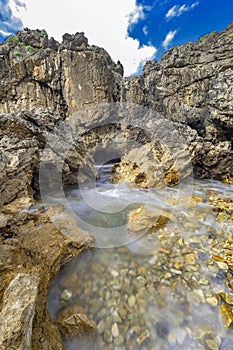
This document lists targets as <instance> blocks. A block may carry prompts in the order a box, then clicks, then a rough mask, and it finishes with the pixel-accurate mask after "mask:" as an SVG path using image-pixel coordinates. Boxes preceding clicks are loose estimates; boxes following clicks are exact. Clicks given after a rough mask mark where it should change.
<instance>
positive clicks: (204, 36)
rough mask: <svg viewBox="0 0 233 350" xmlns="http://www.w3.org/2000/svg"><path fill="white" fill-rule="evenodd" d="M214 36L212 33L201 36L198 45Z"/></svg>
mask: <svg viewBox="0 0 233 350" xmlns="http://www.w3.org/2000/svg"><path fill="white" fill-rule="evenodd" d="M212 34H214V32H211V33H207V34H204V35H202V36H200V38H199V39H198V41H197V42H198V43H201V42H202V41H203V40H204V39H206V38H208V37H209V36H210V35H212Z"/></svg>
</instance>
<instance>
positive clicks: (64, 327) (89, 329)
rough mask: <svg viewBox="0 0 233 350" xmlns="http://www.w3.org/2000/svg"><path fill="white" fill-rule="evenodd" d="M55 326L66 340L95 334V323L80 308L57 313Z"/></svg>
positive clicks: (73, 306) (68, 308)
mask: <svg viewBox="0 0 233 350" xmlns="http://www.w3.org/2000/svg"><path fill="white" fill-rule="evenodd" d="M57 325H58V327H59V329H60V330H61V333H62V335H63V336H64V337H65V338H66V339H72V338H73V337H77V336H79V337H80V336H83V335H85V334H87V335H89V334H90V333H95V332H96V325H95V323H94V322H93V321H92V320H91V319H90V318H89V317H88V316H87V315H86V313H85V311H84V310H83V309H82V308H80V307H78V306H75V305H71V306H68V307H66V308H65V309H63V310H60V311H59V315H58V317H57Z"/></svg>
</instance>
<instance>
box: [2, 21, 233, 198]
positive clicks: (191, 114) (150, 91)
mask: <svg viewBox="0 0 233 350" xmlns="http://www.w3.org/2000/svg"><path fill="white" fill-rule="evenodd" d="M232 68H233V24H230V25H229V26H228V27H227V29H226V30H224V31H222V32H220V33H217V32H213V33H210V34H209V35H205V36H203V37H201V38H200V39H199V40H198V42H196V43H193V42H190V43H188V44H185V45H182V46H180V47H174V48H172V49H170V50H169V51H168V52H167V53H165V55H164V56H163V58H162V60H161V62H160V63H158V62H156V61H154V62H148V63H147V64H146V65H145V67H144V70H143V73H142V75H141V76H138V77H131V78H123V68H122V65H121V63H120V62H118V63H114V62H113V61H112V59H111V57H110V56H109V55H108V53H107V52H106V51H105V50H104V49H102V48H99V47H96V46H90V45H89V44H88V40H87V39H86V38H85V36H84V34H83V33H76V34H75V35H69V34H65V35H64V36H63V41H62V43H61V44H60V43H58V42H57V41H55V40H54V39H53V38H50V39H49V38H48V35H47V33H46V32H45V31H43V30H42V31H39V30H29V29H24V30H23V31H21V32H18V33H17V34H16V36H15V37H9V38H8V40H7V42H6V43H2V44H1V45H0V113H1V114H2V115H1V118H0V126H1V128H0V135H1V137H0V147H1V158H0V168H1V179H0V180H1V190H0V192H1V203H2V204H4V203H8V202H10V201H11V200H13V199H14V198H16V197H17V196H21V195H28V194H29V195H30V194H31V193H32V189H33V188H37V187H38V186H37V185H36V184H37V182H38V180H37V177H38V166H39V159H40V155H41V150H42V149H43V148H44V147H45V142H46V140H45V135H46V133H49V132H51V131H52V132H53V129H55V128H56V126H57V125H59V123H61V122H62V121H63V120H69V119H70V118H73V119H75V124H76V129H75V132H76V133H77V135H76V139H78V140H79V141H78V145H77V149H76V151H75V152H73V153H72V152H71V153H72V154H71V155H70V157H69V159H68V160H67V162H66V163H67V164H66V171H65V174H66V175H65V179H66V182H68V183H75V181H76V177H75V176H74V174H76V173H77V171H78V168H79V166H80V163H81V161H82V158H83V156H84V154H85V150H88V147H89V145H90V139H88V138H87V137H86V136H85V137H84V139H83V136H82V135H83V133H85V132H87V131H89V130H90V129H91V128H93V127H95V126H96V125H98V122H99V120H101V123H102V124H105V123H107V122H108V119H107V115H108V113H107V114H106V113H102V111H101V113H99V111H98V113H96V111H94V112H93V111H92V112H88V113H86V114H85V115H84V116H83V115H82V113H78V112H79V111H80V110H87V109H88V108H91V107H95V106H99V105H102V104H103V103H107V104H108V103H115V102H119V103H122V102H133V103H136V104H140V105H142V106H145V107H148V108H150V109H152V110H154V111H155V112H156V113H157V112H158V113H159V114H160V116H162V117H163V118H165V120H170V121H173V122H175V123H176V125H178V126H180V128H179V130H181V134H182V136H183V137H184V140H185V143H186V144H187V145H188V148H189V152H190V156H191V159H192V164H193V167H194V173H195V175H196V176H197V177H199V178H209V177H212V178H216V179H222V177H224V176H232V172H233V170H232V169H233V167H232V162H233V161H232V158H233V157H232V138H233V136H232V135H233V117H232V116H233V88H232V87H233V70H232ZM140 118H141V116H137V115H133V113H131V124H132V121H133V124H134V125H135V126H138V125H139V124H140V123H141V124H140V127H141V128H143V125H149V124H150V123H153V120H151V117H150V116H148V117H145V118H144V119H143V123H144V124H142V122H141V121H140V120H139V119H140ZM116 124H118V126H117V127H116V129H117V130H118V133H119V135H121V136H122V135H124V136H125V137H126V138H128V134H129V132H128V130H127V132H125V128H124V127H123V124H124V118H121V119H120V120H116ZM116 129H115V131H114V132H113V134H111V132H112V131H111V128H109V129H108V130H105V135H103V130H102V131H100V129H98V128H97V129H95V130H96V131H95V132H92V146H93V142H98V141H99V140H101V139H103V138H105V136H106V134H108V138H109V139H111V137H115V139H116ZM94 133H96V135H95V136H93V135H94ZM98 133H100V134H101V135H100V134H98ZM131 134H132V133H131ZM133 134H134V135H135V132H134V133H133ZM136 134H137V133H136ZM119 135H118V137H120V139H121V136H119ZM163 136H164V135H163ZM135 137H136V136H135ZM137 138H138V136H137ZM140 138H141V139H143V137H142V135H141V136H140ZM152 138H153V137H152ZM94 140H96V141H94ZM135 140H136V139H135ZM149 142H152V144H150V145H148V147H149V148H151V150H152V151H153V152H154V151H155V152H157V149H156V150H154V148H156V146H155V144H156V140H150V141H149ZM174 142H176V141H175V140H174ZM120 143H121V142H120ZM147 143H148V142H147V140H146V139H145V140H142V142H141V144H142V145H146V144H147ZM122 145H123V143H122ZM106 146H107V144H106ZM122 147H123V146H121V148H122ZM148 147H147V148H148ZM177 148H179V147H177ZM163 149H164V147H160V151H159V152H157V153H158V156H159V159H160V161H161V160H162V159H165V158H167V157H164V154H166V152H165V153H164V151H163ZM137 151H138V149H136V150H132V154H137V153H138V152H137ZM128 152H129V149H128V148H126V150H125V153H128ZM177 152H178V149H177ZM124 155H125V154H124V152H121V158H124ZM147 160H148V159H147V157H146V156H145V157H144V160H143V162H144V163H146V162H147ZM124 161H125V160H124ZM161 162H162V161H161ZM150 163H151V160H150ZM152 163H153V159H152ZM162 163H163V162H162ZM122 164H123V163H122ZM142 165H143V164H142ZM184 166H185V164H184ZM142 168H143V169H144V170H145V164H144V165H143V166H142ZM146 168H148V167H146ZM152 168H153V167H152ZM173 170H174V164H170V165H169V166H167V165H165V171H166V173H167V174H168V175H169V172H171V171H173ZM145 171H146V172H147V171H149V170H145ZM123 173H124V166H123ZM140 174H141V169H140V167H138V173H135V179H136V178H138V175H140ZM189 174H190V173H189V172H187V173H186V175H185V176H188V175H189ZM169 176H170V175H169ZM121 177H122V178H123V180H124V176H122V169H121ZM139 177H140V176H139ZM148 178H153V176H151V174H148ZM169 181H170V180H169ZM169 181H168V183H167V182H166V183H167V184H169ZM170 182H172V181H170ZM176 182H177V180H175V183H176ZM154 184H155V183H154V182H153V181H152V182H151V185H152V186H153V185H154Z"/></svg>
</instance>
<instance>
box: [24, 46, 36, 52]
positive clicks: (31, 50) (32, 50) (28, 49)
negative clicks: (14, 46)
mask: <svg viewBox="0 0 233 350" xmlns="http://www.w3.org/2000/svg"><path fill="white" fill-rule="evenodd" d="M26 50H27V52H29V53H33V52H34V51H35V48H34V47H32V46H31V45H28V46H26Z"/></svg>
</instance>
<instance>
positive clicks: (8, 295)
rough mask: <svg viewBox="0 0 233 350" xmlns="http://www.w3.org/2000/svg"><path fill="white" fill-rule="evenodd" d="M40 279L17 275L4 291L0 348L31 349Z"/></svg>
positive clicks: (0, 316) (0, 325) (27, 275)
mask: <svg viewBox="0 0 233 350" xmlns="http://www.w3.org/2000/svg"><path fill="white" fill-rule="evenodd" d="M39 283H40V279H39V278H38V277H37V276H36V274H34V275H32V274H26V273H24V274H23V273H19V274H18V275H17V276H16V277H15V278H14V279H12V281H11V282H10V284H9V286H8V288H7V289H6V290H5V292H4V295H3V301H2V305H3V307H2V310H1V312H0V318H1V323H0V348H1V349H2V350H4V349H5V350H8V349H13V348H14V349H16V348H17V349H19V350H20V349H21V350H29V349H31V339H32V323H33V319H34V316H35V310H36V303H37V299H38V292H39Z"/></svg>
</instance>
